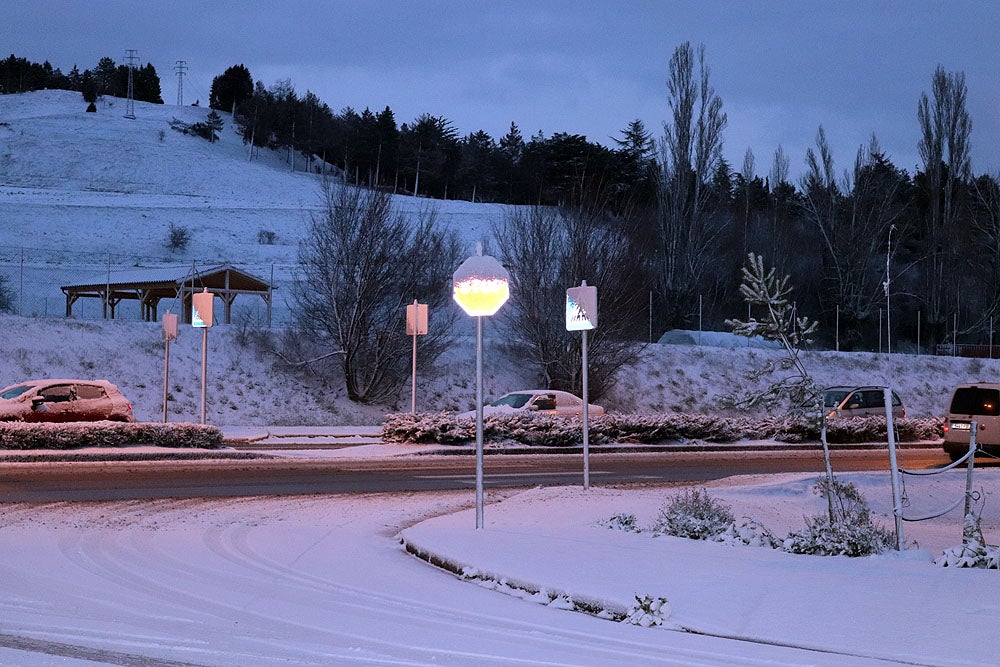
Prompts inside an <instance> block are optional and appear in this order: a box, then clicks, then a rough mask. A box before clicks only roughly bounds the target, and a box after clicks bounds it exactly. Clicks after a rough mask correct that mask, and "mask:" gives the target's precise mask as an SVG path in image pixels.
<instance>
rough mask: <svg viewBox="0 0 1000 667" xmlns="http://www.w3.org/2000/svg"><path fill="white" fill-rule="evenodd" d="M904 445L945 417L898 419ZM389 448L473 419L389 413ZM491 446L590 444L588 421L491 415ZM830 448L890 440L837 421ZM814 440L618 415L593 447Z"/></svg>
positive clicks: (880, 427)
mask: <svg viewBox="0 0 1000 667" xmlns="http://www.w3.org/2000/svg"><path fill="white" fill-rule="evenodd" d="M895 424H896V430H897V434H898V440H899V441H900V442H912V441H927V440H940V439H941V438H942V437H943V432H942V424H943V420H941V419H899V420H896V421H895ZM382 437H383V439H385V440H386V441H387V442H413V443H432V442H437V443H441V444H462V443H466V442H472V441H473V440H475V437H476V425H475V420H473V419H465V418H463V419H459V418H458V417H456V416H455V415H454V413H448V412H438V413H419V414H410V413H397V414H390V415H387V416H386V418H385V421H384V422H383V424H382ZM483 437H484V438H485V440H486V441H487V442H502V441H508V442H515V443H521V444H522V445H532V446H547V447H573V446H579V445H581V444H582V442H583V426H582V421H581V420H580V419H576V418H567V417H558V416H555V415H544V414H536V413H521V412H514V413H508V414H493V415H487V416H485V417H484V419H483ZM827 437H828V441H829V442H838V443H845V442H884V441H885V439H886V428H885V418H884V417H864V418H858V419H837V420H831V421H830V422H829V426H828V432H827ZM741 439H746V440H767V439H774V440H778V441H780V442H815V441H817V440H818V439H819V431H818V430H817V429H816V427H815V425H813V424H810V422H809V420H807V419H805V418H803V417H774V416H769V415H764V416H761V417H750V416H742V417H721V416H716V415H702V414H685V413H664V414H655V415H648V414H622V413H611V414H605V415H602V416H599V417H591V418H590V442H591V443H592V444H601V443H609V442H610V443H615V442H620V443H642V444H654V443H665V442H682V441H685V440H702V441H705V442H734V441H737V440H741Z"/></svg>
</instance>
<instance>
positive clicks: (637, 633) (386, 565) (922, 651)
mask: <svg viewBox="0 0 1000 667" xmlns="http://www.w3.org/2000/svg"><path fill="white" fill-rule="evenodd" d="M372 451H373V449H372V448H371V447H363V448H359V449H357V450H355V451H354V452H353V453H351V452H345V451H342V452H340V453H338V454H336V456H352V455H353V456H370V455H371V453H372ZM313 455H314V456H323V455H322V454H319V453H314V454H313ZM131 465H135V464H131ZM141 465H155V463H145V464H141ZM0 478H2V469H0ZM938 478H943V479H938V480H937V481H934V482H923V483H921V484H920V485H919V486H918V485H915V484H910V485H908V497H909V499H910V501H911V504H912V508H911V511H913V512H919V511H923V510H924V509H927V508H928V507H932V506H940V505H943V504H946V502H949V501H950V500H952V499H954V498H956V497H957V496H956V494H959V493H961V490H962V488H963V484H964V476H963V475H962V474H961V473H959V472H952V473H950V474H947V475H941V476H938ZM843 479H845V480H851V481H853V482H855V483H856V484H857V485H858V486H859V487H860V488H862V489H863V490H864V492H865V494H866V496H867V498H868V499H869V501H870V502H871V504H872V506H873V508H874V509H875V511H876V512H877V513H878V514H879V515H881V516H882V517H883V519H887V515H888V510H889V507H890V506H891V505H890V498H891V494H890V492H889V487H888V480H887V477H886V476H885V475H880V474H874V473H868V474H850V475H845V476H843ZM812 481H813V476H811V475H798V474H792V475H781V476H767V477H753V478H741V477H734V478H730V479H728V480H722V481H720V482H716V483H713V484H711V485H709V490H710V492H711V493H712V495H713V496H714V497H716V498H718V499H720V500H722V501H724V502H726V503H728V504H730V506H731V507H732V508H733V511H734V514H735V515H736V516H745V515H746V516H753V517H754V518H756V519H757V520H758V521H760V522H762V523H763V524H764V525H766V526H768V527H769V528H770V529H772V531H773V532H775V533H776V534H779V535H783V534H785V533H786V532H787V531H789V530H794V529H799V528H801V527H802V526H803V525H804V524H803V517H806V516H812V515H815V514H818V513H820V512H822V511H823V505H822V501H821V500H820V499H819V498H818V497H817V496H815V495H814V494H813V493H812V492H811V484H812ZM470 485H471V480H470ZM977 488H980V489H981V490H982V492H983V493H984V494H985V497H986V499H987V506H988V507H989V506H991V505H995V502H996V498H997V492H998V491H1000V473H998V471H997V470H989V471H983V472H980V473H979V474H978V476H977ZM676 491H677V489H676V488H673V489H665V488H642V489H639V490H623V489H615V488H602V487H601V486H600V485H599V484H597V483H595V484H594V485H593V486H592V487H591V489H589V490H587V491H585V490H583V489H582V488H581V487H578V486H577V487H558V488H537V489H530V490H522V491H517V490H505V491H488V492H487V504H486V507H485V512H484V516H485V527H484V529H482V530H478V531H477V530H476V529H475V527H474V526H475V518H474V509H473V508H472V505H473V500H474V498H473V495H474V494H473V493H472V491H471V489H470V490H468V491H457V492H441V493H415V494H392V495H375V494H372V495H359V496H353V495H352V496H302V497H284V498H272V497H258V498H240V499H193V500H158V501H123V502H88V503H48V504H8V505H5V506H4V507H3V511H2V513H0V541H2V543H3V544H4V559H3V563H2V564H0V581H3V585H2V586H0V610H2V613H0V618H2V619H3V621H2V624H0V664H11V665H15V664H16V665H50V664H52V665H54V664H84V663H83V662H82V661H83V660H93V661H95V662H99V663H108V664H143V665H159V664H164V665H166V664H198V665H249V664H253V665H277V664H296V665H329V664H385V665H389V664H391V665H470V664H475V665H520V664H549V665H618V664H620V665H626V664H663V665H831V666H832V665H876V664H920V665H989V664H995V653H994V650H993V647H992V642H991V641H988V640H985V639H983V637H984V635H983V633H982V632H978V631H975V632H972V633H971V634H970V633H969V628H981V627H984V628H989V627H992V626H993V625H994V624H995V623H996V622H998V621H1000V608H998V606H997V604H996V601H995V594H996V585H995V579H996V576H997V575H996V572H995V571H983V570H953V569H947V568H940V567H937V566H934V565H933V564H932V562H931V561H932V559H933V557H934V556H937V555H939V554H940V552H941V551H942V550H943V549H945V548H947V547H949V546H954V545H956V544H957V543H958V542H959V541H960V534H961V527H960V524H959V522H958V519H957V518H956V517H955V516H953V515H952V516H949V517H946V518H944V519H938V520H934V521H931V522H925V523H921V524H906V531H907V533H906V535H907V542H908V543H909V544H910V546H911V549H910V550H908V551H907V552H905V554H902V555H900V554H890V555H888V556H881V557H874V558H863V559H846V558H824V557H818V556H798V555H791V554H787V553H782V552H777V551H772V550H765V549H761V548H752V547H732V546H723V545H720V544H715V543H704V542H694V541H688V540H682V539H678V538H668V537H657V538H653V537H650V536H648V535H642V534H639V535H637V534H629V533H624V532H621V531H616V530H610V529H608V528H606V527H603V526H601V525H600V522H601V521H602V520H603V519H607V518H609V517H610V516H611V515H613V514H616V513H620V512H626V513H632V514H635V515H636V517H637V518H638V519H639V522H640V525H649V524H650V523H651V522H652V521H653V519H654V518H655V517H656V515H657V513H658V511H659V509H660V508H661V507H662V506H663V505H664V504H665V503H666V500H667V498H668V497H669V494H670V493H673V492H676ZM994 514H995V513H994ZM889 525H891V521H890V522H889ZM985 528H986V532H987V537H988V539H989V538H992V540H991V541H993V540H995V539H996V538H997V536H998V531H997V529H998V526H997V522H996V521H995V520H993V519H991V520H990V521H989V522H988V525H986V526H985ZM401 536H402V537H403V538H405V540H406V541H407V542H408V543H410V544H412V545H414V546H417V547H420V548H421V549H425V550H428V551H430V552H431V553H433V554H435V555H436V556H437V557H440V558H443V559H447V560H449V561H451V562H453V563H458V564H464V565H466V566H467V572H468V573H470V574H471V573H476V574H478V575H479V576H481V577H483V578H484V579H486V580H487V581H486V582H483V581H471V580H470V581H463V580H462V579H461V578H458V577H456V576H454V575H452V574H449V573H447V572H445V571H442V570H439V569H436V568H434V567H432V566H430V565H428V564H427V563H425V562H424V561H421V560H418V559H417V558H415V557H413V556H410V555H408V554H407V553H406V552H405V551H404V549H403V547H402V546H401V544H400V537H401ZM914 541H915V542H916V543H917V544H918V545H919V549H918V548H917V546H916V545H914V544H913V543H914ZM489 581H496V582H502V583H501V584H494V583H489ZM515 585H520V586H525V587H528V588H531V589H532V590H536V589H539V588H540V589H543V590H544V591H545V593H544V594H543V595H534V596H529V595H525V594H521V595H513V594H504V593H503V592H501V591H504V590H507V591H508V593H516V590H514V589H513V586H515ZM494 589H498V590H494ZM636 595H640V596H641V595H650V596H655V597H663V598H665V599H666V600H667V602H668V604H669V610H670V611H669V615H668V616H667V617H666V618H665V619H664V625H663V626H662V627H650V628H643V627H638V626H635V625H629V624H626V623H619V622H614V621H611V620H604V619H601V618H596V617H593V616H589V615H585V614H581V613H578V612H572V611H567V610H565V609H564V607H565V606H566V605H567V600H566V597H567V596H568V597H569V598H572V599H574V600H584V601H590V602H594V601H596V602H598V603H600V605H602V606H604V607H605V608H608V609H623V608H627V607H628V606H629V605H630V604H632V603H633V602H634V599H635V596H636ZM550 599H554V602H550ZM682 629H683V630H689V631H690V632H685V631H683V630H682ZM65 657H70V658H75V659H78V660H80V661H81V662H79V663H75V662H72V661H71V662H68V663H67V662H65V661H64V658H65ZM169 661H174V662H169ZM88 664H89V663H88Z"/></svg>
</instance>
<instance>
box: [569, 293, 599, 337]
mask: <svg viewBox="0 0 1000 667" xmlns="http://www.w3.org/2000/svg"><path fill="white" fill-rule="evenodd" d="M596 328H597V288H596V287H594V286H592V285H590V286H588V285H587V284H586V283H584V284H583V285H581V286H580V287H570V288H569V289H568V290H566V330H567V331H585V330H588V329H596Z"/></svg>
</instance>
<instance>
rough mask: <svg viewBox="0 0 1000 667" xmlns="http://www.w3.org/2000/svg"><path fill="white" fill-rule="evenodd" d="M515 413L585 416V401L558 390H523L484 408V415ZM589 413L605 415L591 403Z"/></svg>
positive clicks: (469, 415)
mask: <svg viewBox="0 0 1000 667" xmlns="http://www.w3.org/2000/svg"><path fill="white" fill-rule="evenodd" d="M505 412H506V413H514V412H535V413H540V414H550V415H563V416H567V417H581V416H583V400H582V399H580V398H578V397H577V396H574V395H573V394H571V393H569V392H568V391H558V390H556V389H522V390H520V391H512V392H510V393H509V394H504V395H503V396H501V397H500V398H498V399H497V400H495V401H493V402H492V403H490V404H489V405H484V406H483V414H484V415H491V414H502V413H505ZM587 412H588V414H589V415H590V416H594V417H596V416H600V415H603V414H604V408H602V407H601V406H599V405H594V404H593V403H591V404H590V405H589V406H588V408H587ZM458 416H459V417H475V416H476V411H475V410H469V411H468V412H462V413H459V415H458Z"/></svg>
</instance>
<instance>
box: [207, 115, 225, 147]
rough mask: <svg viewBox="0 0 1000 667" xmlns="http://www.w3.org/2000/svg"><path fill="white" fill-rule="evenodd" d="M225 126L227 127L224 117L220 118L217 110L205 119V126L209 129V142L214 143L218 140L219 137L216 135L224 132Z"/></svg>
mask: <svg viewBox="0 0 1000 667" xmlns="http://www.w3.org/2000/svg"><path fill="white" fill-rule="evenodd" d="M223 125H225V123H224V122H223V120H222V116H220V115H219V113H218V112H217V111H216V110H215V109H212V110H211V111H210V112H209V113H208V116H207V117H206V118H205V126H206V127H207V128H208V140H209V141H211V142H214V141H215V140H216V139H218V136H216V135H217V133H218V132H221V131H222V127H223Z"/></svg>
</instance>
